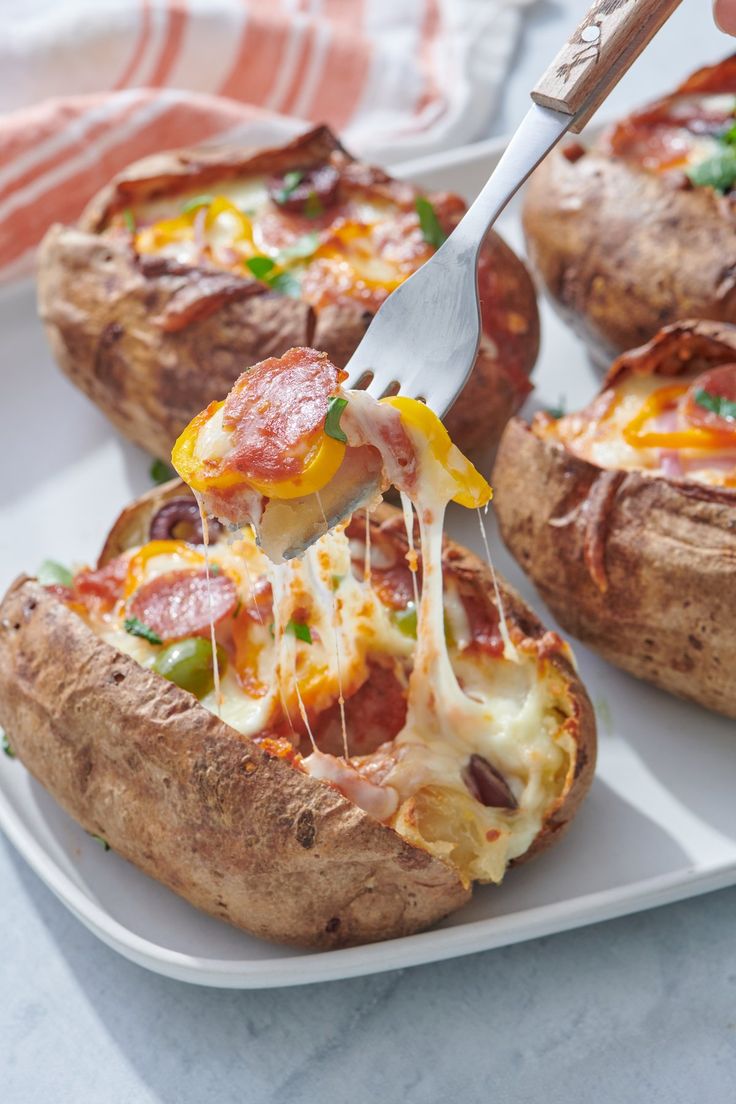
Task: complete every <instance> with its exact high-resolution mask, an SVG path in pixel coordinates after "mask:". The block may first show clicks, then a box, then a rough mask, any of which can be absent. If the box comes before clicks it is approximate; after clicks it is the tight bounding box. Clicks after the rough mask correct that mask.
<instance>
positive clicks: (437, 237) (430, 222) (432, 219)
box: [414, 196, 447, 249]
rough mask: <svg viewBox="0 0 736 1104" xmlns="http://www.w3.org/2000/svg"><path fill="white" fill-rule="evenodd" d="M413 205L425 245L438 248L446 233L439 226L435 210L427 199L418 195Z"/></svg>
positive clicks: (445, 237) (444, 239)
mask: <svg viewBox="0 0 736 1104" xmlns="http://www.w3.org/2000/svg"><path fill="white" fill-rule="evenodd" d="M414 206H415V208H416V212H417V214H418V215H419V226H420V227H421V231H422V237H423V238H424V240H425V241H426V243H427V245H432V246H434V248H435V249H439V247H440V246H441V245H442V243H443V242H444V241H446V239H447V234H446V233H445V231H444V230H443V229H442V227H441V226H440V220H439V219H438V218H437V212H436V211H435V209H434V207H433V206H432V204H431V203H430V202H429V200H428V199H426V198H425V197H424V196H419V197H418V199H416V200H415V201H414Z"/></svg>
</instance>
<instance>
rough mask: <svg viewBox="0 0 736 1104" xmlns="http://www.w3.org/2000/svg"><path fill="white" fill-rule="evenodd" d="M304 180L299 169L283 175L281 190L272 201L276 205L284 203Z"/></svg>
mask: <svg viewBox="0 0 736 1104" xmlns="http://www.w3.org/2000/svg"><path fill="white" fill-rule="evenodd" d="M303 179H304V173H303V172H302V171H301V169H294V170H292V172H287V173H284V183H283V186H282V187H281V189H280V190H279V191H278V192H276V194H275V196H274V199H275V200H276V202H277V203H286V202H287V201H288V200H289V197H290V196H291V195H292V193H293V192H294V191H295V189H296V188H298V186H299V185H300V184H301V182H302V180H303Z"/></svg>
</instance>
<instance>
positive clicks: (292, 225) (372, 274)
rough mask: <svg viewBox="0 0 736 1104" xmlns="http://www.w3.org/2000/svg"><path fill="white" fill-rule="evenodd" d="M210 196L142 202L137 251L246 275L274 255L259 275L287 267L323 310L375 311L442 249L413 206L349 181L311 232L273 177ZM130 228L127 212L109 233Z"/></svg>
mask: <svg viewBox="0 0 736 1104" xmlns="http://www.w3.org/2000/svg"><path fill="white" fill-rule="evenodd" d="M206 192H207V194H202V195H201V194H199V193H198V192H196V191H194V190H189V191H187V192H184V193H182V194H180V195H177V196H176V197H175V198H172V197H168V198H163V199H156V200H152V201H150V202H147V203H142V204H139V205H137V206H135V207H133V208H132V209H131V214H132V217H133V220H134V224H135V228H136V229H135V244H136V248H137V250H138V251H139V252H141V253H154V254H156V255H158V256H163V257H169V258H171V259H172V260H175V261H178V262H181V263H185V264H192V265H196V264H201V263H205V264H210V265H212V264H214V265H215V266H217V267H219V268H224V269H228V270H230V271H234V272H237V273H240V274H244V275H249V273H248V271H247V270H245V271H244V265H245V264H247V262H248V261H249V260H250V259H251V258H252V257H255V256H258V257H261V258H263V257H267V258H269V259H270V260H271V261H273V262H274V266H275V267H272V268H271V269H270V270H268V271H267V273H266V275H265V276H264V277H261V275H260V274H259V275H258V277H257V278H259V279H260V278H264V279H265V281H266V282H267V283H268V282H269V281H272V280H273V278H275V277H277V276H279V275H282V274H284V273H286V274H287V275H288V277H289V280H290V283H292V285H293V282H294V281H296V282H297V284H298V285H299V294H300V295H301V297H302V298H304V299H306V300H307V302H309V303H311V305H312V306H313V307H315V308H317V309H319V308H321V307H323V306H326V305H327V304H329V303H332V302H335V301H339V300H341V299H344V298H348V299H350V300H357V301H358V302H361V303H363V304H364V305H365V306H366V307H367V308H368V309H371V310H376V309H377V308H378V307H379V306H380V304H381V303H382V302H383V300H384V299H385V298H386V296H387V295H388V294H389V293H390V292H391V291H393V290H394V289H395V288H396V287H398V285H399V284H400V283H402V282H403V281H404V280H405V279H406V278H407V277H408V276H409V275H411V273H412V272H414V271H415V270H416V269H417V268H418V267H419V266H420V265H421V264H422V263H423V262H424V261H425V260H426V259H427V258H428V257H429V256H430V255H431V253H432V252H433V249H432V247H430V246H429V245H428V244H427V243H426V242H425V240H424V238H423V237H422V235H421V232H420V231H419V229H418V220H417V219H416V218H415V216H414V213H413V211H412V209H411V207H409V209H408V211H407V208H406V207H402V206H401V205H400V204H398V203H397V202H395V201H393V200H391V199H390V198H388V197H386V196H377V195H371V194H370V193H368V192H365V191H361V189H360V188H359V187H357V186H355V185H348V186H346V187H344V188H343V193H344V197H343V200H342V202H341V203H340V205H339V206H336V207H334V208H330V209H329V210H328V212H327V214H326V215H324V216H321V217H320V219H319V221H318V222H317V221H315V222H314V223H313V224H311V223H310V224H308V225H307V227H306V230H305V229H304V227H303V226H301V228H300V225H301V223H303V222H304V220H303V219H302V220H297V222H295V221H294V219H293V217H292V216H291V215H290V214H289V213H288V212H287V213H284V212H282V210H281V208H279V206H278V205H277V204H275V203H274V202H272V201H271V199H270V198H269V194H268V190H267V186H266V180H265V178H263V177H241V178H238V179H237V180H229V181H228V180H224V181H220V182H218V183H217V184H215V185H213V186H212V187H211V188H207V189H206ZM228 205H230V206H229V209H227V206H228ZM407 214H408V221H407ZM123 225H124V224H123V222H122V215H117V216H115V217H114V218H113V220H112V222H111V224H110V226H109V227H108V228H107V230H106V232H107V233H113V234H117V233H119V232H120V231H121V228H122V227H123ZM125 232H126V233H127V229H126V231H125ZM290 293H291V292H287V294H290Z"/></svg>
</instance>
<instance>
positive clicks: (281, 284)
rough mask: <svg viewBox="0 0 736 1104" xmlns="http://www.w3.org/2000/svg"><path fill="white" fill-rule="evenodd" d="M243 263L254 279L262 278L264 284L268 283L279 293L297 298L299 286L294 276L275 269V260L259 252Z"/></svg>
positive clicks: (299, 292)
mask: <svg viewBox="0 0 736 1104" xmlns="http://www.w3.org/2000/svg"><path fill="white" fill-rule="evenodd" d="M245 264H246V268H249V269H250V271H251V272H252V273H253V275H254V276H255V278H256V280H262V281H263V283H264V284H268V286H269V287H270V288H273V290H274V291H278V292H279V293H280V294H281V295H290V296H291V297H292V298H294V299H298V298H299V296H300V295H301V287H300V284H299V281H298V280H297V279H296V277H295V276H292V274H291V273H290V272H279V271H277V270H276V269H277V266H276V262H275V261H273V260H272V259H271V258H270V257H263V256H261V255H260V254H259V255H258V256H257V257H249V258H248V260H247V261H246V262H245Z"/></svg>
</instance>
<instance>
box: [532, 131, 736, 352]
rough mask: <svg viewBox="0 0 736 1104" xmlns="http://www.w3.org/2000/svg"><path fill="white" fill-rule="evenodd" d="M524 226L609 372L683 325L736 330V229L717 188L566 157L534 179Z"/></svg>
mask: <svg viewBox="0 0 736 1104" xmlns="http://www.w3.org/2000/svg"><path fill="white" fill-rule="evenodd" d="M523 225H524V234H525V237H526V244H527V253H528V256H529V258H530V260H531V262H532V266H533V268H534V269H535V270H536V272H537V273H538V275H539V276H540V278H541V281H542V284H543V285H544V287H545V289H546V290H547V292H548V294H549V296H550V299H551V301H552V304H553V305H554V306H555V308H556V309H557V310H558V312H559V313H560V315H561V316H562V318H563V319H564V320H565V322H567V323H568V325H570V326H571V327H572V328H573V329H574V330H575V332H576V333H577V334H578V336H579V337H580V338H581V339H582V340H583V341H584V342H585V343H586V345H587V346H588V349H589V351H590V354H591V356H592V358H593V359H594V361H595V362H596V363H597V364H598V365H599V366H600V367H602V368H606V367H607V366H608V364H609V363H610V361H611V359H612V358H613V357H614V356H616V355H617V354H619V353H621V352H623V351H624V350H626V349H631V348H634V347H635V346H637V345H641V344H642V343H643V342H645V341H648V340H649V339H650V338H651V337H653V336H654V334H655V333H656V332H657V331H658V330H659V329H660V328H661V327H662V326H665V325H669V324H670V323H672V322H675V321H677V320H679V319H683V318H704V319H713V320H716V321H722V322H736V222H734V220H733V217H732V215H731V214H730V212H729V211H728V210H727V201H726V200H725V199H724V198H723V197H722V196H719V195H718V194H717V193H715V192H714V191H713V190H712V189H710V188H692V189H682V188H678V187H677V186H676V184H675V183H674V182H673V181H670V180H668V179H667V178H666V177H665V176H658V175H655V174H653V173H648V172H645V171H644V170H642V169H639V168H637V167H636V166H635V165H633V164H629V163H627V162H625V161H623V160H618V159H616V158H613V157H608V156H606V155H605V154H604V153H601V152H598V151H596V150H589V151H588V152H586V153H584V154H583V155H582V156H581V157H579V158H578V159H577V160H574V161H570V160H568V159H567V157H566V156H565V154H564V152H562V151H560V150H559V149H557V150H554V151H553V152H552V153H551V154H550V155H549V156H548V157H547V158H546V159H545V161H544V162H543V163H542V165H541V166H540V167H539V168H538V169H537V170H536V172H535V173H534V175H533V176H532V178H531V181H530V183H529V185H528V187H527V190H526V194H525V200H524V207H523Z"/></svg>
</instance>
